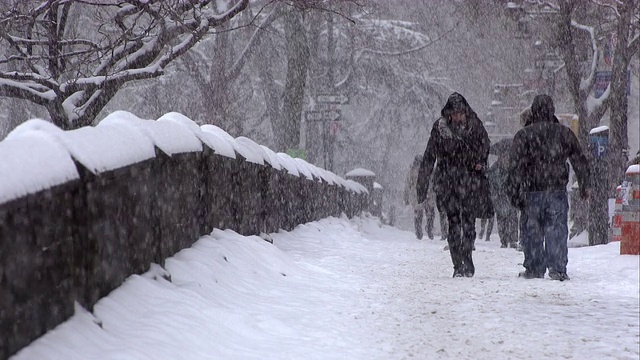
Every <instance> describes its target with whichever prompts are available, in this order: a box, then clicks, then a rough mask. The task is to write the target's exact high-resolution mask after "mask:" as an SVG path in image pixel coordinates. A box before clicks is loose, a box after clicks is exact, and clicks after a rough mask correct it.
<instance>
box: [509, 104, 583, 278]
mask: <svg viewBox="0 0 640 360" xmlns="http://www.w3.org/2000/svg"><path fill="white" fill-rule="evenodd" d="M554 113H555V106H554V104H553V100H552V99H551V97H550V96H548V95H538V96H536V97H535V98H534V100H533V103H532V104H531V124H529V125H528V126H525V127H524V128H522V129H521V130H520V131H518V132H517V133H516V135H515V136H514V138H513V143H512V145H511V151H510V154H509V172H508V174H509V175H508V176H507V182H506V186H505V191H506V192H507V194H508V195H509V199H510V201H511V204H512V205H513V206H515V207H516V208H518V209H520V211H521V216H523V217H524V218H523V219H522V220H521V222H520V232H521V239H522V246H523V251H524V262H523V264H522V265H523V266H524V268H525V271H524V272H521V273H520V274H519V276H521V277H524V278H526V279H534V278H544V275H545V273H546V271H547V269H548V270H549V277H550V278H551V279H553V280H560V281H565V280H569V276H568V275H567V263H568V258H567V253H568V250H567V238H568V235H569V229H568V226H567V220H568V219H567V214H568V211H569V202H568V198H567V190H566V188H567V183H568V182H569V165H568V164H567V160H569V162H570V163H571V166H572V167H573V170H574V171H575V173H576V176H577V178H578V184H579V189H580V194H581V196H582V198H584V199H587V198H588V197H589V194H590V177H591V174H590V170H589V165H588V162H587V158H586V157H585V155H584V153H583V151H582V148H581V147H580V144H579V142H578V139H577V138H576V136H575V134H574V133H573V131H572V130H571V129H569V128H568V127H566V126H564V125H562V124H560V123H559V122H558V120H557V118H556V117H555V115H554Z"/></svg>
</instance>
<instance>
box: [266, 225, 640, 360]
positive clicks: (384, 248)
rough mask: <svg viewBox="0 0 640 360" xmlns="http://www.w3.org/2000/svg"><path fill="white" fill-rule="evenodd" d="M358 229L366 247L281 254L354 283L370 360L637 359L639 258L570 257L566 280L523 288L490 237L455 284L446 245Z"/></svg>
mask: <svg viewBox="0 0 640 360" xmlns="http://www.w3.org/2000/svg"><path fill="white" fill-rule="evenodd" d="M356 222H357V221H356ZM334 226H337V225H334ZM358 227H359V230H360V231H361V232H363V233H364V237H365V238H364V239H357V238H355V237H354V236H350V237H346V238H342V237H335V238H333V241H332V238H331V237H325V238H324V239H323V241H322V242H321V243H318V244H317V245H318V246H317V248H316V249H315V251H316V252H317V254H312V253H310V252H309V249H310V247H309V244H308V243H301V242H291V243H288V244H286V246H284V245H282V246H279V247H281V248H282V249H283V250H285V251H289V250H292V249H295V248H296V247H303V248H304V249H305V250H306V251H305V258H304V261H307V262H311V263H314V264H316V262H317V264H316V265H318V266H321V267H323V268H325V269H329V270H331V271H336V272H341V273H342V274H343V275H345V276H354V277H358V278H359V280H360V282H359V283H358V286H360V287H361V288H360V291H361V294H362V298H363V299H361V302H362V303H361V305H362V306H363V307H364V308H363V309H362V313H361V314H360V316H361V318H360V319H358V321H356V322H364V323H366V324H372V327H371V328H370V329H369V331H370V332H371V333H372V334H375V335H376V336H375V337H376V339H377V344H376V347H375V348H373V349H371V350H370V351H371V353H370V354H369V358H379V359H390V358H392V359H404V358H416V359H427V358H457V359H460V358H474V359H496V358H512V359H539V358H541V357H544V358H575V359H587V358H592V359H596V358H597V359H607V358H610V359H638V358H639V356H640V349H639V348H640V341H639V336H640V332H639V327H640V324H639V322H640V312H639V307H640V300H639V297H640V295H639V294H638V290H639V288H640V285H639V283H638V278H639V260H638V257H637V256H636V257H631V256H625V257H621V256H620V255H618V254H619V250H618V249H619V245H618V244H610V245H607V246H606V249H603V247H598V248H581V249H573V248H572V249H570V252H569V268H568V272H569V275H570V276H572V279H571V280H570V281H568V282H557V281H552V280H549V279H548V278H546V279H535V280H524V279H519V278H517V274H518V272H519V271H522V270H523V268H522V266H521V265H519V264H521V262H522V253H520V252H517V251H515V250H513V249H501V248H499V238H498V236H497V235H495V234H494V235H492V240H493V241H490V242H485V241H482V240H478V241H477V243H476V245H477V249H478V250H477V251H475V252H474V262H475V264H476V276H475V277H474V278H471V279H468V278H456V279H453V278H452V277H451V275H452V272H453V269H452V265H451V260H450V257H449V252H448V251H443V250H442V248H443V245H444V244H445V242H444V241H437V240H422V241H420V240H417V239H416V238H415V237H414V236H413V234H412V233H410V232H405V231H399V230H397V229H394V228H389V227H379V225H375V224H374V222H371V221H361V222H359V225H358ZM425 239H426V238H425ZM345 240H347V241H345ZM348 240H353V241H348ZM276 243H277V242H276ZM603 250H606V251H603ZM576 253H579V254H576ZM314 255H315V256H314ZM578 255H579V256H578ZM316 257H317V258H316ZM354 285H355V284H354Z"/></svg>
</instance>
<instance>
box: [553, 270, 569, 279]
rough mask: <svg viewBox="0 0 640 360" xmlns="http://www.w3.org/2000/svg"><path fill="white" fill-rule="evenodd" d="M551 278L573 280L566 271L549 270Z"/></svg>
mask: <svg viewBox="0 0 640 360" xmlns="http://www.w3.org/2000/svg"><path fill="white" fill-rule="evenodd" d="M549 278H550V279H551V280H558V281H565V280H571V279H570V278H569V275H567V273H566V272H557V271H549Z"/></svg>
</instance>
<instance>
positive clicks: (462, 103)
mask: <svg viewBox="0 0 640 360" xmlns="http://www.w3.org/2000/svg"><path fill="white" fill-rule="evenodd" d="M458 111H464V112H465V114H467V116H470V115H471V113H472V112H473V110H471V106H469V103H468V102H467V99H465V98H464V96H462V95H460V94H459V93H457V92H454V93H453V94H451V95H449V99H447V103H446V104H445V105H444V107H443V108H442V111H441V112H440V115H442V117H443V118H446V119H449V116H451V114H453V113H454V112H458Z"/></svg>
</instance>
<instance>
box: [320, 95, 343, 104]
mask: <svg viewBox="0 0 640 360" xmlns="http://www.w3.org/2000/svg"><path fill="white" fill-rule="evenodd" d="M316 102H319V103H331V104H346V103H348V102H349V98H348V97H346V96H344V95H331V94H319V95H316Z"/></svg>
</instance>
